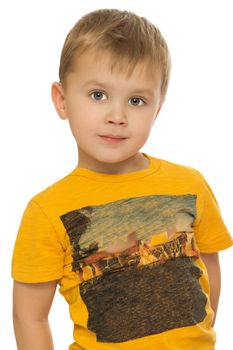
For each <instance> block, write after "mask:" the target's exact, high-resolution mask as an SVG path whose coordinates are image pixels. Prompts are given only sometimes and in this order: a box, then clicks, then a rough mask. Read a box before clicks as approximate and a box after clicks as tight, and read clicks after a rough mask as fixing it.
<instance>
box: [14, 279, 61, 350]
mask: <svg viewBox="0 0 233 350" xmlns="http://www.w3.org/2000/svg"><path fill="white" fill-rule="evenodd" d="M56 286H57V281H50V282H45V283H21V282H16V281H14V287H13V321H14V331H15V338H16V343H17V348H18V350H32V349H33V350H53V349H54V348H53V341H52V336H51V332H50V328H49V323H48V314H49V310H50V307H51V305H52V301H53V297H54V294H55V291H56Z"/></svg>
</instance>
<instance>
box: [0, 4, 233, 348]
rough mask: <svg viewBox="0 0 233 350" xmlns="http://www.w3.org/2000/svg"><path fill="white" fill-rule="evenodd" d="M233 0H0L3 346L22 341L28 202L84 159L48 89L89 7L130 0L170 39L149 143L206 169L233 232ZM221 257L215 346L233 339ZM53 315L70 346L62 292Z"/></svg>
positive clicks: (58, 334)
mask: <svg viewBox="0 0 233 350" xmlns="http://www.w3.org/2000/svg"><path fill="white" fill-rule="evenodd" d="M231 3H232V2H231V1H226V0H219V1H213V0H212V1H210V0H209V1H208V0H205V1H204V0H195V1H194V0H193V1H191V0H190V1H187V0H171V1H169V0H158V1H156V0H153V1H146V0H144V1H126V0H124V1H120V0H117V1H111V0H108V1H98V0H96V1H94V0H93V1H90V0H89V1H88V0H85V1H84V0H83V1H77V0H76V1H71V0H70V1H69V0H63V1H59V0H56V1H52V0H50V1H49V0H47V1H29V0H28V1H25V0H21V1H16V0H15V1H12V0H8V1H2V0H1V2H0V36H1V37H0V45H1V46H0V52H1V54H0V80H1V84H0V98H1V104H0V106H1V129H0V132H1V134H0V141H1V235H0V276H1V292H0V310H1V312H0V349H6V348H7V349H10V350H14V349H16V345H15V340H14V333H13V327H12V320H11V319H12V318H11V313H12V280H11V276H10V273H11V255H12V250H13V245H14V241H15V238H16V234H17V230H18V226H19V224H20V220H21V216H22V213H23V210H24V208H25V206H26V204H27V202H28V201H29V199H30V198H31V197H32V196H34V195H35V194H36V193H38V192H39V191H41V190H42V189H44V188H45V187H47V186H49V185H50V184H52V183H53V182H55V181H57V180H58V179H60V178H61V177H63V176H65V175H66V174H68V173H69V172H70V171H71V170H73V168H74V167H75V166H76V164H77V150H76V143H75V140H74V139H73V136H72V134H71V131H70V130H69V126H68V122H67V121H62V120H61V119H60V118H59V117H58V115H57V114H56V112H55V109H54V107H53V104H52V100H51V97H50V88H51V84H52V82H53V81H55V80H58V66H59V59H60V53H61V49H62V46H63V42H64V40H65V37H66V35H67V33H68V31H69V30H70V29H71V27H72V26H73V25H74V23H75V22H76V21H77V20H78V19H79V18H80V17H81V16H82V15H83V14H85V13H87V12H89V11H92V10H95V9H97V8H104V7H108V8H119V9H128V10H131V11H134V12H135V13H137V14H139V15H142V16H145V17H147V18H148V19H149V20H151V21H152V22H153V23H154V24H155V25H157V26H158V27H159V28H160V30H161V32H162V33H163V35H164V37H165V38H166V40H167V43H168V46H169V48H170V52H171V56H172V63H173V68H172V75H171V81H170V86H169V90H168V94H167V100H166V101H165V104H164V106H163V109H162V110H161V112H160V114H159V116H158V119H157V121H156V123H155V125H154V128H153V130H152V133H151V135H150V138H149V140H148V142H147V144H146V145H145V146H144V147H143V149H142V151H145V152H147V153H149V154H151V155H153V156H155V157H159V158H164V159H167V160H170V161H173V162H177V163H180V164H184V165H189V166H192V167H195V168H197V169H198V170H199V171H201V172H202V173H203V175H204V176H205V178H206V179H207V181H208V182H209V184H210V186H211V187H212V190H213V191H214V193H215V196H216V197H217V200H218V203H219V205H220V207H221V212H222V216H223V218H224V221H225V223H226V225H227V227H228V229H229V230H230V232H233V216H232V197H233V182H232V180H233V176H232V175H233V167H232V153H231V152H232V151H230V150H232V149H233V141H232V125H233V124H232V119H233V104H232V82H233V64H232V62H233V49H232V46H233V41H232V33H233V21H232V9H231ZM220 260H221V267H222V294H221V298H220V303H219V309H218V315H217V321H216V325H215V330H216V332H217V344H216V350H229V349H232V348H233V342H232V334H231V333H232V318H231V316H232V311H233V301H232V300H233V298H232V296H233V277H232V276H233V274H232V249H228V250H225V251H223V252H221V253H220ZM50 324H51V329H52V333H53V338H54V344H55V350H64V349H67V348H68V344H69V343H71V342H72V341H73V340H72V323H71V321H70V320H69V313H68V307H67V304H66V302H65V300H63V298H62V296H61V295H60V294H59V293H57V294H56V296H55V299H54V303H53V306H52V309H51V313H50ZM3 344H5V345H3ZM158 350H159V349H158ZM187 350H188V349H187Z"/></svg>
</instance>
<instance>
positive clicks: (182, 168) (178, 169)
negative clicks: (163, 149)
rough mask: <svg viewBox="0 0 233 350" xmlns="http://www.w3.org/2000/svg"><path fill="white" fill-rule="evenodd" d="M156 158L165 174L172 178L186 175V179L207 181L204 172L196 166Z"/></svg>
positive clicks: (199, 181)
mask: <svg viewBox="0 0 233 350" xmlns="http://www.w3.org/2000/svg"><path fill="white" fill-rule="evenodd" d="M152 158H154V157H152ZM154 159H155V160H156V159H157V160H158V161H159V162H160V171H161V173H162V174H163V175H164V176H166V175H167V176H168V177H170V178H172V177H175V178H179V177H185V178H186V179H189V180H193V181H195V182H197V183H199V184H203V183H204V182H205V178H204V176H203V174H202V172H201V171H200V170H198V169H197V168H195V167H192V166H190V165H187V164H181V163H176V162H172V161H170V160H167V159H161V158H159V159H158V158H154Z"/></svg>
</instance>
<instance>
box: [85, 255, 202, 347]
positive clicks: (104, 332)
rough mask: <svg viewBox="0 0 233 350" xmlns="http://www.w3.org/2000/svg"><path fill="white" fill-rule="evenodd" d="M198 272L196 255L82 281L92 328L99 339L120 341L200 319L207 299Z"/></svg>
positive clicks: (156, 332) (199, 272)
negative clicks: (194, 257) (194, 259)
mask: <svg viewBox="0 0 233 350" xmlns="http://www.w3.org/2000/svg"><path fill="white" fill-rule="evenodd" d="M200 276H201V271H200V269H199V268H198V267H197V266H195V265H194V264H193V258H175V259H171V260H168V261H167V262H166V263H165V264H162V265H156V264H150V265H147V266H142V267H141V268H137V267H136V266H135V265H134V266H131V267H130V268H127V269H124V270H123V271H122V272H118V273H113V274H108V275H105V276H102V277H100V278H96V279H93V280H89V281H87V282H84V283H83V284H82V285H81V288H80V293H81V296H82V299H83V301H84V303H85V304H86V305H87V308H88V311H89V318H88V328H89V329H90V330H91V331H93V332H95V333H96V336H97V340H98V341H101V342H113V343H116V342H123V341H127V340H130V339H135V338H140V337H144V336H148V335H152V334H158V333H161V332H164V331H167V330H170V329H174V328H179V327H185V326H190V325H194V324H196V323H198V322H201V321H202V320H203V319H204V318H205V316H206V311H205V305H206V301H207V299H206V296H205V294H203V292H202V290H201V287H200V284H199V282H198V278H199V277H200ZM86 284H89V286H88V288H87V285H86Z"/></svg>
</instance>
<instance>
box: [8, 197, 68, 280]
mask: <svg viewBox="0 0 233 350" xmlns="http://www.w3.org/2000/svg"><path fill="white" fill-rule="evenodd" d="M63 261H64V249H63V246H62V244H61V242H59V239H58V235H57V232H56V230H55V228H54V226H53V225H52V223H51V222H50V220H49V218H48V217H47V216H46V214H45V213H44V212H43V210H42V209H41V207H40V206H39V205H38V204H37V202H35V201H34V200H32V199H31V200H30V201H29V203H28V205H27V207H26V209H25V210H24V213H23V216H22V219H21V223H20V226H19V230H18V235H17V238H16V241H15V246H14V251H13V257H12V277H13V278H14V279H15V280H16V281H19V282H25V283H35V282H47V281H50V280H55V279H60V278H61V277H62V274H63Z"/></svg>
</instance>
